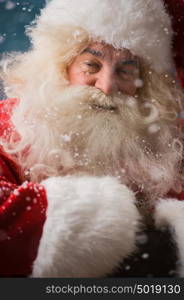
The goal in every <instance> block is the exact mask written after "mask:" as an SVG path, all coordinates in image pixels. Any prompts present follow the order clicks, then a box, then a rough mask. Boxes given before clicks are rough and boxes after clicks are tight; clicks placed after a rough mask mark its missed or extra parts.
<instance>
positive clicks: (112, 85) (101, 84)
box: [95, 69, 118, 95]
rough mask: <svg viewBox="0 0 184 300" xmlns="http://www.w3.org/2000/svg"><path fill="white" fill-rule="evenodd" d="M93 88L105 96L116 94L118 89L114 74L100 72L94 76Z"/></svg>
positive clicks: (108, 71) (105, 71) (107, 71)
mask: <svg viewBox="0 0 184 300" xmlns="http://www.w3.org/2000/svg"><path fill="white" fill-rule="evenodd" d="M95 87H96V88H98V89H100V90H101V91H102V92H103V93H104V94H106V95H111V94H113V93H114V92H117V90H118V89H117V83H116V78H115V74H113V72H112V71H111V70H105V69H104V70H101V71H100V72H99V73H98V74H97V75H96V82H95Z"/></svg>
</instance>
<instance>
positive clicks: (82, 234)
mask: <svg viewBox="0 0 184 300" xmlns="http://www.w3.org/2000/svg"><path fill="white" fill-rule="evenodd" d="M42 184H43V185H44V187H45V188H46V191H47V198H48V210H47V219H46V222H45V225H44V229H43V235H42V238H41V241H40V245H39V250H38V256H37V258H36V261H35V262H34V266H33V273H32V277H63V278H65V277H71V278H75V277H100V276H104V275H106V274H108V273H110V272H111V271H112V270H113V269H114V268H115V267H117V266H118V264H119V263H120V262H121V261H122V258H124V257H126V256H128V255H129V254H130V253H132V251H134V250H135V234H136V231H138V227H139V220H140V215H139V213H138V211H137V208H136V207H135V205H134V201H135V196H134V193H133V192H132V191H130V190H129V189H128V188H127V187H126V186H124V185H122V184H120V183H119V182H118V181H117V179H115V178H112V177H100V178H98V177H90V176H82V177H76V176H66V177H51V178H49V179H47V180H45V181H43V182H42Z"/></svg>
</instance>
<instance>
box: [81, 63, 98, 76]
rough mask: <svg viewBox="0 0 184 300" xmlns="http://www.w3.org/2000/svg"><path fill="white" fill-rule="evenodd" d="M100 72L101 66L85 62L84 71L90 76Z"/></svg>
mask: <svg viewBox="0 0 184 300" xmlns="http://www.w3.org/2000/svg"><path fill="white" fill-rule="evenodd" d="M99 70H100V64H98V63H96V62H94V61H84V71H85V72H88V73H89V74H93V73H96V72H98V71H99Z"/></svg>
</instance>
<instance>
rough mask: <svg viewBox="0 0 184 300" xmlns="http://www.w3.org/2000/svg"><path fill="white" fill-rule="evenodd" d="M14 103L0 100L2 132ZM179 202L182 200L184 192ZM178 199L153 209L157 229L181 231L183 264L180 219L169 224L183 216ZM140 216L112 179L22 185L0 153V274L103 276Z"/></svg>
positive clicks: (122, 252) (127, 245) (7, 130)
mask: <svg viewBox="0 0 184 300" xmlns="http://www.w3.org/2000/svg"><path fill="white" fill-rule="evenodd" d="M15 104H16V100H15V99H11V100H6V101H2V102H0V122H1V127H0V135H1V137H4V138H8V137H9V136H10V134H11V131H12V128H13V127H12V124H11V121H10V119H11V112H12V109H13V107H14V106H15ZM178 199H180V200H181V199H184V193H181V194H180V195H178ZM178 203H179V205H178ZM181 204H182V205H181ZM183 204H184V203H183V202H181V201H178V200H177V199H176V198H175V199H164V200H161V201H160V202H159V205H158V209H156V213H155V216H156V217H155V220H156V224H157V225H158V226H162V225H165V224H169V225H171V226H173V227H174V229H175V230H176V231H177V230H179V237H178V238H177V241H176V242H177V243H178V245H181V247H180V246H179V247H180V248H181V255H180V257H181V262H182V264H184V255H183V254H182V253H183V250H184V238H183V236H184V235H183V233H182V232H180V229H178V228H180V227H181V224H180V223H181V222H182V221H181V222H177V224H175V223H174V222H173V219H174V218H175V214H176V217H177V218H178V216H179V220H181V219H182V218H183V216H184V214H183V212H182V210H184V206H183ZM173 208H174V209H173ZM181 217H182V218H181ZM140 219H141V217H140V215H139V213H138V211H137V208H136V206H135V195H134V193H133V192H131V191H130V190H129V189H128V188H127V187H125V186H124V185H122V184H120V183H119V182H117V180H116V179H115V178H111V177H107V176H106V177H101V178H96V177H90V176H83V177H75V176H66V177H57V178H49V179H47V180H46V181H44V182H43V184H35V183H32V182H23V181H22V179H21V168H20V167H19V166H17V165H16V164H15V163H14V162H13V160H12V159H11V158H10V157H9V156H8V155H7V154H6V153H4V152H3V150H2V149H1V151H0V276H1V277H16V276H17V277H24V276H34V277H98V276H104V275H106V274H108V273H110V272H111V271H112V270H114V268H115V267H117V266H118V264H119V263H120V262H121V261H122V259H123V258H124V257H127V256H128V255H129V254H130V253H132V252H133V251H134V247H135V236H136V232H137V231H138V230H139V221H140ZM182 228H183V226H182ZM38 249H39V251H38ZM182 264H181V265H182ZM183 270H184V268H182V267H181V272H180V274H183V273H182V272H183Z"/></svg>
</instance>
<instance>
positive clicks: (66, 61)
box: [0, 0, 184, 277]
mask: <svg viewBox="0 0 184 300" xmlns="http://www.w3.org/2000/svg"><path fill="white" fill-rule="evenodd" d="M27 33H28V34H29V36H30V38H31V40H32V48H31V49H30V51H28V52H27V53H24V54H20V55H17V54H16V55H13V56H7V57H5V58H4V59H3V61H2V62H1V77H2V78H3V80H4V85H5V88H6V94H7V95H8V96H9V97H10V99H8V100H5V101H2V102H1V103H0V118H1V128H0V136H1V137H0V142H1V157H0V172H1V174H0V175H1V177H0V274H1V275H2V276H32V277H100V276H106V275H108V274H111V273H112V272H113V271H114V270H116V268H117V267H118V266H119V264H120V263H121V262H122V261H125V259H126V258H127V257H128V256H130V255H131V254H132V253H134V252H136V251H137V242H136V241H137V236H140V233H141V231H142V230H143V226H153V225H154V226H155V228H162V227H163V226H170V227H171V228H172V232H173V235H174V238H175V245H176V247H177V248H178V256H179V260H180V264H179V266H178V273H177V274H179V275H180V276H182V275H184V254H183V253H184V232H183V223H184V221H183V216H184V202H182V201H179V200H181V199H183V198H184V196H183V193H182V190H183V185H184V184H183V182H184V180H183V162H182V161H183V134H182V128H181V125H180V122H179V121H178V115H179V113H180V112H181V111H182V109H183V105H182V102H181V100H182V92H181V90H180V88H179V86H178V83H177V82H176V79H175V78H174V77H173V76H174V75H173V74H174V73H175V69H174V63H173V59H172V53H171V41H172V34H173V33H172V28H171V21H170V17H169V16H168V13H167V12H166V8H165V7H164V4H163V3H162V2H161V1H160V0H157V1H152V0H148V1H146V3H145V1H144V0H136V1H135V0H129V1H126V0H116V2H115V3H112V1H110V0H100V1H99V0H93V1H91V2H88V3H86V1H85V0H80V1H76V0H70V1H68V0H62V1H61V0H52V1H49V3H48V4H47V6H46V7H45V8H44V9H43V10H42V12H41V16H40V17H39V18H37V20H36V23H35V24H34V25H32V26H31V27H30V28H29V29H28V31H27ZM150 224H151V225H150Z"/></svg>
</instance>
